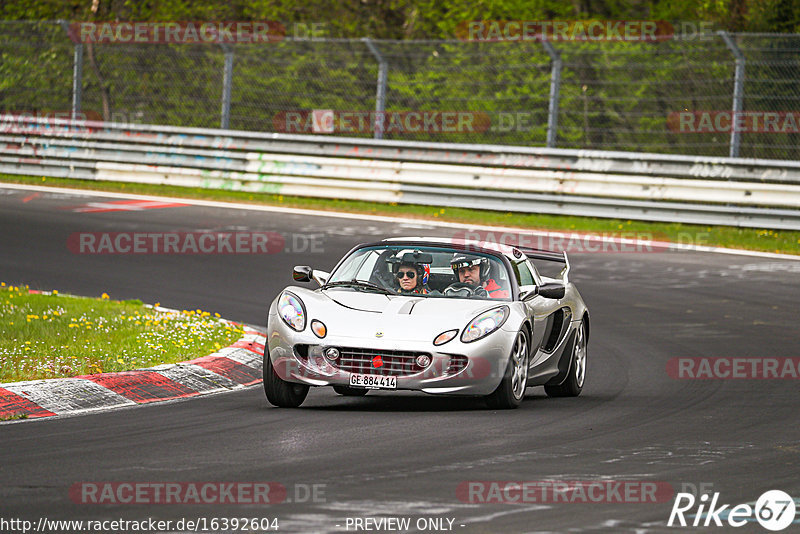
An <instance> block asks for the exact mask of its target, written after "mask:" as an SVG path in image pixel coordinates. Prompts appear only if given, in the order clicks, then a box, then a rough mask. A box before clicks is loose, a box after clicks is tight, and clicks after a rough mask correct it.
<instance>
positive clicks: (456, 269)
mask: <svg viewBox="0 0 800 534" xmlns="http://www.w3.org/2000/svg"><path fill="white" fill-rule="evenodd" d="M450 267H451V268H452V269H453V274H455V275H456V277H457V278H458V281H459V282H461V283H464V284H469V285H471V286H474V287H479V288H483V289H484V290H486V293H487V294H488V296H489V297H491V298H493V299H503V298H508V297H509V296H510V295H511V294H510V293H509V292H508V291H507V290H505V289H503V288H502V287H501V286H500V284H498V283H497V281H496V280H495V279H494V278H489V258H485V257H480V256H472V255H467V254H455V255H454V256H453V259H452V260H450ZM480 293H482V292H476V293H475V294H476V295H478V296H481V295H480Z"/></svg>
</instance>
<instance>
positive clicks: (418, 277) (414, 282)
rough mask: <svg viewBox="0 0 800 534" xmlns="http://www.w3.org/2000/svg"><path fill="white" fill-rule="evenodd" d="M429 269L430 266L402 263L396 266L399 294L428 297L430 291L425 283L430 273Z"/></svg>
mask: <svg viewBox="0 0 800 534" xmlns="http://www.w3.org/2000/svg"><path fill="white" fill-rule="evenodd" d="M429 269H430V267H429V266H428V265H423V264H421V263H410V262H401V263H399V264H395V266H394V272H395V277H396V278H397V283H398V284H399V286H400V287H399V288H398V290H397V292H398V293H400V294H401V295H412V294H418V295H427V294H428V293H429V290H428V288H427V286H426V285H425V283H426V282H427V278H428V276H427V275H428V273H429V272H430V271H429Z"/></svg>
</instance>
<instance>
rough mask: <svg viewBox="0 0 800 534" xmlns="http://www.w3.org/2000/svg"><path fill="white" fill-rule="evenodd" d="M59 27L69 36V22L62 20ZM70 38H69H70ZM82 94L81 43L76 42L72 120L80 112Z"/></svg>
mask: <svg viewBox="0 0 800 534" xmlns="http://www.w3.org/2000/svg"><path fill="white" fill-rule="evenodd" d="M60 22H61V27H62V28H64V31H65V32H67V36H68V37H69V36H71V35H72V32H71V31H70V28H69V22H67V21H65V20H62V21H60ZM70 38H71V37H70ZM82 92H83V43H82V42H80V41H77V42H76V43H75V51H74V53H73V56H72V111H71V112H70V116H71V118H72V120H78V114H79V113H80V112H81V96H82Z"/></svg>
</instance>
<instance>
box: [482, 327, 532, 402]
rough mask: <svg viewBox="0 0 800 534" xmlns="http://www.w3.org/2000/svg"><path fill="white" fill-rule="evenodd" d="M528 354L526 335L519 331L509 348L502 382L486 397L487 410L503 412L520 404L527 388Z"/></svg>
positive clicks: (524, 332) (523, 331)
mask: <svg viewBox="0 0 800 534" xmlns="http://www.w3.org/2000/svg"><path fill="white" fill-rule="evenodd" d="M528 352H529V350H528V333H527V332H526V331H525V330H520V331H519V332H517V337H516V339H514V345H513V346H512V347H511V357H510V358H509V359H508V365H507V366H506V371H505V374H504V375H503V380H502V381H501V382H500V385H499V386H497V389H496V390H494V393H492V394H491V395H488V396H487V397H486V404H488V405H489V408H493V409H499V410H504V409H509V408H516V407H518V406H519V405H520V404H522V399H523V398H525V389H526V388H527V387H528Z"/></svg>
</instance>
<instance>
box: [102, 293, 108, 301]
mask: <svg viewBox="0 0 800 534" xmlns="http://www.w3.org/2000/svg"><path fill="white" fill-rule="evenodd" d="M100 298H101V299H104V300H108V299H109V298H110V297H109V296H108V293H103V294H102V295H100Z"/></svg>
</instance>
